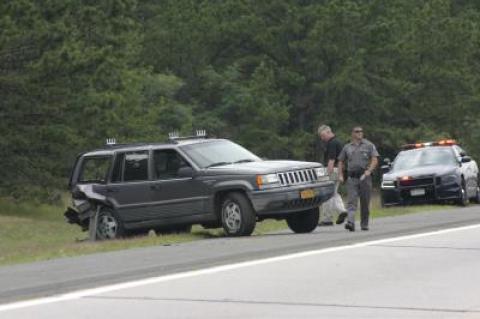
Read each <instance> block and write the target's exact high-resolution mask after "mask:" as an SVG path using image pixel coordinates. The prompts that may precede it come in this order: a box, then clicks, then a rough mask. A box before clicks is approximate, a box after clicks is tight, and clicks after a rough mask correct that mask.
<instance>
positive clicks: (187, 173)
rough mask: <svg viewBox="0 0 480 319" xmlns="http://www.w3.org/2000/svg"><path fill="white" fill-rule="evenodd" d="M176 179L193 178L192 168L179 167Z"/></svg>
mask: <svg viewBox="0 0 480 319" xmlns="http://www.w3.org/2000/svg"><path fill="white" fill-rule="evenodd" d="M178 177H183V178H187V177H190V178H192V177H193V168H191V167H190V166H184V167H181V168H180V169H179V170H178Z"/></svg>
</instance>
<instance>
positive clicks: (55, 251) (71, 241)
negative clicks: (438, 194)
mask: <svg viewBox="0 0 480 319" xmlns="http://www.w3.org/2000/svg"><path fill="white" fill-rule="evenodd" d="M65 207H66V204H65V205H64V206H52V205H45V204H34V203H15V202H14V201H12V200H9V199H5V198H3V199H2V198H0V265H7V264H15V263H24V262H32V261H38V260H47V259H52V258H58V257H67V256H77V255H84V254H91V253H96V252H106V251H114V250H122V249H130V248H135V247H147V246H155V245H171V244H175V243H182V242H188V241H194V240H201V239H205V238H215V237H223V236H224V234H223V231H222V230H221V229H208V230H207V229H204V228H202V227H200V226H194V227H193V229H192V232H191V233H190V234H168V235H156V234H154V233H153V232H150V233H149V235H147V236H138V237H131V238H127V239H122V240H113V241H105V242H89V241H87V238H88V233H87V232H82V231H81V230H80V227H78V226H76V225H70V224H68V223H66V222H65V220H64V217H63V212H64V211H65ZM449 207H451V206H439V205H425V206H411V207H393V208H380V205H379V200H378V197H374V199H373V201H372V216H373V218H378V217H385V216H394V215H403V214H410V213H416V212H419V211H427V210H439V209H441V210H444V209H447V208H449ZM285 228H287V226H286V223H285V221H275V220H267V221H263V222H260V223H257V226H256V228H255V232H254V234H253V235H254V236H259V235H263V234H266V233H269V232H275V231H278V230H281V229H285Z"/></svg>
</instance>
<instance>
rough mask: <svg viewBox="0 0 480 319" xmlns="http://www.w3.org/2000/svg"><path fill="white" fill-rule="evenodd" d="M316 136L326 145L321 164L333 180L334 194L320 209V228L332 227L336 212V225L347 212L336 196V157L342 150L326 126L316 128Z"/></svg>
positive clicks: (341, 146)
mask: <svg viewBox="0 0 480 319" xmlns="http://www.w3.org/2000/svg"><path fill="white" fill-rule="evenodd" d="M318 135H319V137H320V139H321V140H322V141H323V142H324V143H326V148H325V152H324V162H323V164H324V165H325V166H326V167H327V172H328V174H329V175H330V178H331V179H333V180H335V193H334V195H333V196H332V198H331V199H329V200H328V201H326V202H325V203H323V204H322V206H321V207H320V213H321V214H320V223H319V225H320V226H332V225H333V214H334V213H335V212H337V213H338V214H339V215H338V219H337V224H341V223H343V221H344V220H345V218H346V217H347V210H346V209H345V206H344V204H343V200H342V197H341V196H340V194H338V186H339V184H340V183H339V181H338V168H337V164H338V159H337V158H338V155H339V154H340V152H341V151H342V149H343V145H342V143H340V141H339V140H338V139H337V137H336V136H335V134H333V132H332V129H331V128H330V127H329V126H327V125H320V126H319V127H318Z"/></svg>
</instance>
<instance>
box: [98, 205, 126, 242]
mask: <svg viewBox="0 0 480 319" xmlns="http://www.w3.org/2000/svg"><path fill="white" fill-rule="evenodd" d="M124 235H125V229H124V227H123V223H122V220H121V219H120V218H119V217H118V214H117V213H115V211H113V210H111V209H109V208H103V209H102V210H100V212H99V214H98V221H97V239H99V240H108V239H116V238H120V237H123V236H124Z"/></svg>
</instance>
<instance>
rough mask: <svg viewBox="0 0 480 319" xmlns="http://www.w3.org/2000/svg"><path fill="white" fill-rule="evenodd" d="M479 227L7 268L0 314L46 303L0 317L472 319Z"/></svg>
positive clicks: (459, 216) (323, 235) (0, 273)
mask: <svg viewBox="0 0 480 319" xmlns="http://www.w3.org/2000/svg"><path fill="white" fill-rule="evenodd" d="M477 224H480V206H471V207H468V208H461V209H452V210H446V211H444V212H435V213H422V214H415V215H406V216H399V217H390V218H382V219H377V220H374V221H373V223H372V225H371V231H369V232H355V233H349V232H346V231H345V230H344V229H342V228H341V227H332V228H319V229H317V231H315V232H314V233H312V234H307V235H294V234H291V233H288V232H281V233H278V234H272V235H266V236H258V237H252V238H221V239H212V240H205V241H199V242H194V243H188V244H179V245H174V246H162V247H153V248H145V249H136V250H130V251H122V252H114V253H108V254H97V255H90V256H83V257H76V258H65V259H59V260H52V261H48V262H41V263H35V264H28V265H18V266H12V267H3V268H0V298H1V301H2V302H3V303H7V302H11V301H13V300H25V299H28V298H32V297H40V296H43V297H44V296H53V297H52V298H51V299H40V300H34V301H31V302H27V303H23V304H22V303H16V304H4V305H3V306H0V317H1V318H30V317H35V318H61V317H62V318H63V317H70V318H92V317H100V316H105V314H108V315H109V316H110V315H111V316H112V317H113V316H115V317H117V318H131V317H132V316H134V317H138V318H152V317H153V318H204V317H212V318H248V317H266V318H281V317H285V318H292V317H307V318H308V317H315V318H321V317H324V318H332V317H337V316H338V317H355V318H357V317H358V318H362V317H367V316H368V317H373V318H375V317H378V318H385V317H388V318H392V317H398V318H427V317H428V318H430V317H432V316H435V317H438V318H442V317H443V318H480V298H478V295H479V292H480V288H478V287H477V285H478V283H480V267H479V266H480V226H478V225H477ZM465 226H466V227H465ZM458 227H463V228H460V229H458ZM451 228H457V229H456V230H454V231H447V232H445V231H441V230H442V229H451ZM438 230H440V231H439V232H437V231H438ZM426 232H430V234H427V235H419V236H415V235H414V236H411V235H412V234H418V233H422V234H424V233H426ZM431 232H434V233H431ZM399 236H402V238H398V237H399ZM392 237H396V238H395V239H391V238H392ZM275 256H283V257H275ZM259 260H260V261H259ZM222 265H226V266H222ZM144 278H147V279H144ZM132 281H133V282H132ZM125 282H127V283H125ZM105 286H106V287H105ZM98 287H99V288H98ZM89 288H90V290H82V289H89ZM78 290H80V291H78ZM71 291H78V292H76V293H73V294H67V295H61V296H58V294H60V293H67V292H71Z"/></svg>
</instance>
